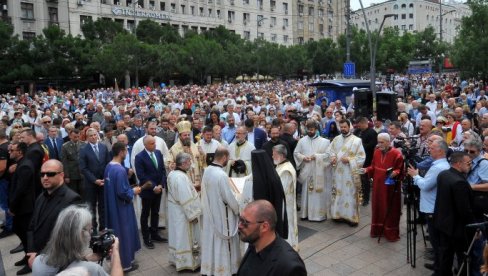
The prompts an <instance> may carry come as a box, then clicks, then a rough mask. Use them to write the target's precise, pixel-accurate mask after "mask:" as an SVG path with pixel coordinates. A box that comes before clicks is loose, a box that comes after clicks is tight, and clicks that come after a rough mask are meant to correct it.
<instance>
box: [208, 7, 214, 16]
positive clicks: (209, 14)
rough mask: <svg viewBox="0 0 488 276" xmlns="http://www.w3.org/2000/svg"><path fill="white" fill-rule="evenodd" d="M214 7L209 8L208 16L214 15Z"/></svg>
mask: <svg viewBox="0 0 488 276" xmlns="http://www.w3.org/2000/svg"><path fill="white" fill-rule="evenodd" d="M212 12H213V11H212V9H208V17H212V16H213V13H212Z"/></svg>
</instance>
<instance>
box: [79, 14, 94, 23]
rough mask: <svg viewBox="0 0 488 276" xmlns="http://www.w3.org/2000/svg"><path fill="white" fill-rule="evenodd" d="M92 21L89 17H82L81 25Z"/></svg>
mask: <svg viewBox="0 0 488 276" xmlns="http://www.w3.org/2000/svg"><path fill="white" fill-rule="evenodd" d="M91 21H92V17H91V16H88V15H80V24H81V25H83V24H86V23H89V22H91Z"/></svg>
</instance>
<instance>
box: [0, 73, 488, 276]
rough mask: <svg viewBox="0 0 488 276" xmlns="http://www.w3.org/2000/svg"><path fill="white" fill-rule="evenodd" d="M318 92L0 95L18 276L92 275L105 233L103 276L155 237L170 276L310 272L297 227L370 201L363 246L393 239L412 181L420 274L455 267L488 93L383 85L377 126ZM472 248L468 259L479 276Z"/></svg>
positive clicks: (232, 88)
mask: <svg viewBox="0 0 488 276" xmlns="http://www.w3.org/2000/svg"><path fill="white" fill-rule="evenodd" d="M316 81H319V80H315V81H313V80H312V81H309V82H307V81H294V80H290V81H272V82H266V83H261V82H245V83H238V84H212V85H205V86H199V85H186V86H170V87H161V88H149V87H144V88H137V89H136V88H133V89H114V88H100V89H92V90H84V91H81V90H76V91H75V90H67V91H57V90H54V89H49V90H48V91H38V92H36V93H32V94H29V93H20V92H18V93H13V94H4V95H2V96H0V99H1V103H0V117H1V118H2V119H1V121H0V175H1V176H0V195H1V197H0V200H1V202H0V205H1V206H0V207H1V208H3V209H4V210H5V212H6V213H5V221H4V224H3V229H4V230H3V232H2V233H0V238H3V237H7V236H10V235H12V234H14V233H15V234H16V235H17V236H18V237H19V239H20V240H21V244H20V245H19V246H18V247H17V248H15V249H13V252H20V251H24V252H25V257H24V258H22V259H21V260H20V261H18V262H17V263H16V265H18V266H22V269H21V270H19V271H18V273H17V274H18V275H23V274H26V273H29V272H31V271H33V273H34V275H54V274H56V273H60V272H63V271H64V270H71V269H84V270H86V271H89V272H93V271H98V269H99V268H98V267H94V266H93V265H92V264H91V262H89V261H91V260H95V259H99V258H100V254H98V253H99V252H95V253H97V254H88V253H86V252H87V251H88V252H91V251H90V250H88V246H89V244H90V236H91V235H95V236H96V234H102V235H103V234H104V233H105V229H111V230H112V231H113V234H114V235H115V236H116V237H117V239H115V242H114V244H113V246H112V248H111V249H110V253H108V254H111V256H112V257H111V267H112V268H111V274H112V275H120V273H124V272H130V271H134V270H136V269H137V268H138V264H137V263H136V262H135V256H136V255H137V253H136V252H137V251H138V250H139V249H140V248H141V245H142V244H143V245H144V246H145V247H146V248H148V249H155V248H156V249H157V248H158V247H156V246H155V245H154V243H160V242H168V249H169V256H170V257H169V258H170V262H171V263H172V264H173V265H174V266H175V267H176V270H177V271H181V270H192V271H195V270H197V269H200V273H201V274H203V275H232V274H236V273H237V274H238V275H251V274H252V273H254V274H255V273H256V271H263V269H266V270H267V271H268V272H269V273H268V274H269V275H305V274H306V269H305V266H304V263H303V261H302V260H301V259H300V257H299V255H298V254H297V252H298V251H299V243H298V223H297V221H298V220H299V219H302V220H310V221H316V222H322V221H325V220H327V219H329V220H333V221H334V222H336V223H347V224H348V225H350V226H351V227H356V226H357V225H358V223H359V220H360V212H359V211H360V208H359V207H360V206H361V205H364V206H366V205H368V204H370V203H371V209H372V216H371V232H370V234H371V237H384V238H385V239H386V240H388V241H390V242H395V241H398V240H399V239H400V226H399V224H400V216H401V213H402V204H401V202H402V200H401V194H402V183H403V182H406V179H407V178H410V179H411V180H412V183H413V185H414V186H415V187H416V189H418V191H419V194H420V197H419V198H420V199H419V211H420V213H421V216H420V218H421V221H420V222H419V223H425V225H426V226H427V229H428V233H429V235H428V236H429V241H430V244H431V250H430V251H429V253H428V254H427V257H428V258H429V259H430V260H431V261H432V263H426V267H428V268H429V269H432V270H434V273H435V275H451V274H452V273H453V269H455V271H456V270H459V269H460V264H462V263H463V261H464V251H466V250H467V247H468V245H469V243H468V239H469V240H470V239H471V236H472V233H470V232H469V231H468V234H469V235H470V236H469V237H467V236H465V235H466V233H467V232H466V231H465V226H466V225H469V224H472V223H475V222H480V221H482V219H483V214H484V213H487V212H488V207H487V206H486V205H488V204H486V202H488V196H486V195H485V193H487V192H488V162H484V161H485V160H486V158H488V96H486V95H485V90H486V89H487V88H488V86H487V85H486V84H485V83H483V81H479V80H463V81H462V80H460V79H459V78H458V77H456V76H455V75H447V76H442V77H435V76H396V77H395V78H394V79H393V80H391V81H385V82H384V84H383V85H381V86H380V87H378V89H380V90H381V91H385V92H394V93H395V95H396V96H397V98H398V102H397V106H396V109H397V111H398V117H397V118H387V119H385V118H379V117H380V116H376V114H368V115H369V116H364V114H362V115H359V114H355V107H354V103H353V101H351V102H347V103H344V102H341V100H339V99H330V98H327V97H323V94H321V93H319V92H318V91H316V90H315V88H314V86H309V84H311V83H312V82H316ZM411 154H413V155H415V158H412V156H410V155H411ZM412 159H413V160H414V161H411V160H412ZM407 161H409V162H407ZM487 195H488V194H487ZM370 198H371V200H370ZM80 202H84V203H85V204H86V206H82V207H80V206H78V207H76V206H71V207H69V208H66V207H67V206H70V205H72V204H74V203H80ZM65 212H70V214H71V215H67V214H65ZM73 217H76V219H74V218H73ZM70 220H76V223H74V222H73V223H67V222H68V221H70ZM70 227H71V228H70ZM162 229H163V230H162ZM475 230H476V229H475ZM63 231H65V232H64V234H63ZM79 231H81V232H79ZM84 232H87V233H88V234H85V233H84ZM139 232H140V234H141V235H139ZM52 233H53V235H51V234H52ZM54 233H57V234H56V235H55V234H54ZM66 233H69V235H75V236H76V235H80V236H81V237H82V238H81V239H80V240H79V241H78V240H73V239H69V235H68V234H66ZM478 236H482V235H478ZM140 237H142V244H141V241H140ZM91 239H93V238H91ZM483 240H484V238H483V237H478V239H477V240H476V243H475V249H474V250H473V254H474V255H473V257H472V258H471V259H470V260H471V262H472V265H471V269H472V270H473V273H474V274H478V275H481V274H480V273H481V272H480V266H481V264H482V263H483V260H482V255H483V254H482V251H483V244H484V243H483ZM60 243H66V244H69V245H71V246H69V247H66V248H59V244H60ZM57 246H58V247H57ZM92 247H93V246H92ZM63 250H67V252H63ZM71 250H80V252H70V251H71ZM81 251H82V252H81ZM119 251H120V252H119ZM263 252H266V253H267V254H265V255H263V254H262V253H263ZM283 252H286V253H283ZM119 253H120V254H119ZM63 256H65V257H63ZM278 256H279V257H278ZM455 256H456V257H457V260H458V261H457V265H454V267H453V263H454V262H453V259H454V257H455ZM274 258H278V259H279V261H278V262H274V261H273V260H274ZM464 267H466V266H464ZM487 270H488V267H485V266H481V271H482V272H486V271H487ZM101 271H103V270H101ZM97 273H98V272H97ZM104 273H105V272H104ZM268 274H267V275H268Z"/></svg>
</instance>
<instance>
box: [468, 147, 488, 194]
mask: <svg viewBox="0 0 488 276" xmlns="http://www.w3.org/2000/svg"><path fill="white" fill-rule="evenodd" d="M463 144H464V151H465V152H466V153H468V154H469V156H470V157H471V158H472V159H473V165H472V167H471V171H469V174H468V182H469V184H470V185H471V188H473V190H475V191H484V192H488V160H486V159H485V158H484V157H483V154H482V153H481V150H482V149H483V143H482V142H481V140H479V139H476V138H475V139H470V140H467V141H465V142H464V143H463Z"/></svg>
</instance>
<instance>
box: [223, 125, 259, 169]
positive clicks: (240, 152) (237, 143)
mask: <svg viewBox="0 0 488 276" xmlns="http://www.w3.org/2000/svg"><path fill="white" fill-rule="evenodd" d="M246 137H247V130H246V128H245V127H238V128H237V130H236V138H235V139H234V142H232V143H231V144H230V146H229V154H230V160H229V164H227V173H228V174H229V175H230V176H231V177H244V176H246V175H249V174H251V172H252V167H251V152H252V151H253V150H254V149H255V147H254V145H253V144H252V143H251V142H249V141H247V140H246ZM238 160H241V161H242V162H243V163H244V164H245V169H244V168H243V171H240V172H236V171H235V170H234V169H233V168H234V167H233V166H235V165H237V163H236V161H238ZM241 161H239V162H241Z"/></svg>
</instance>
